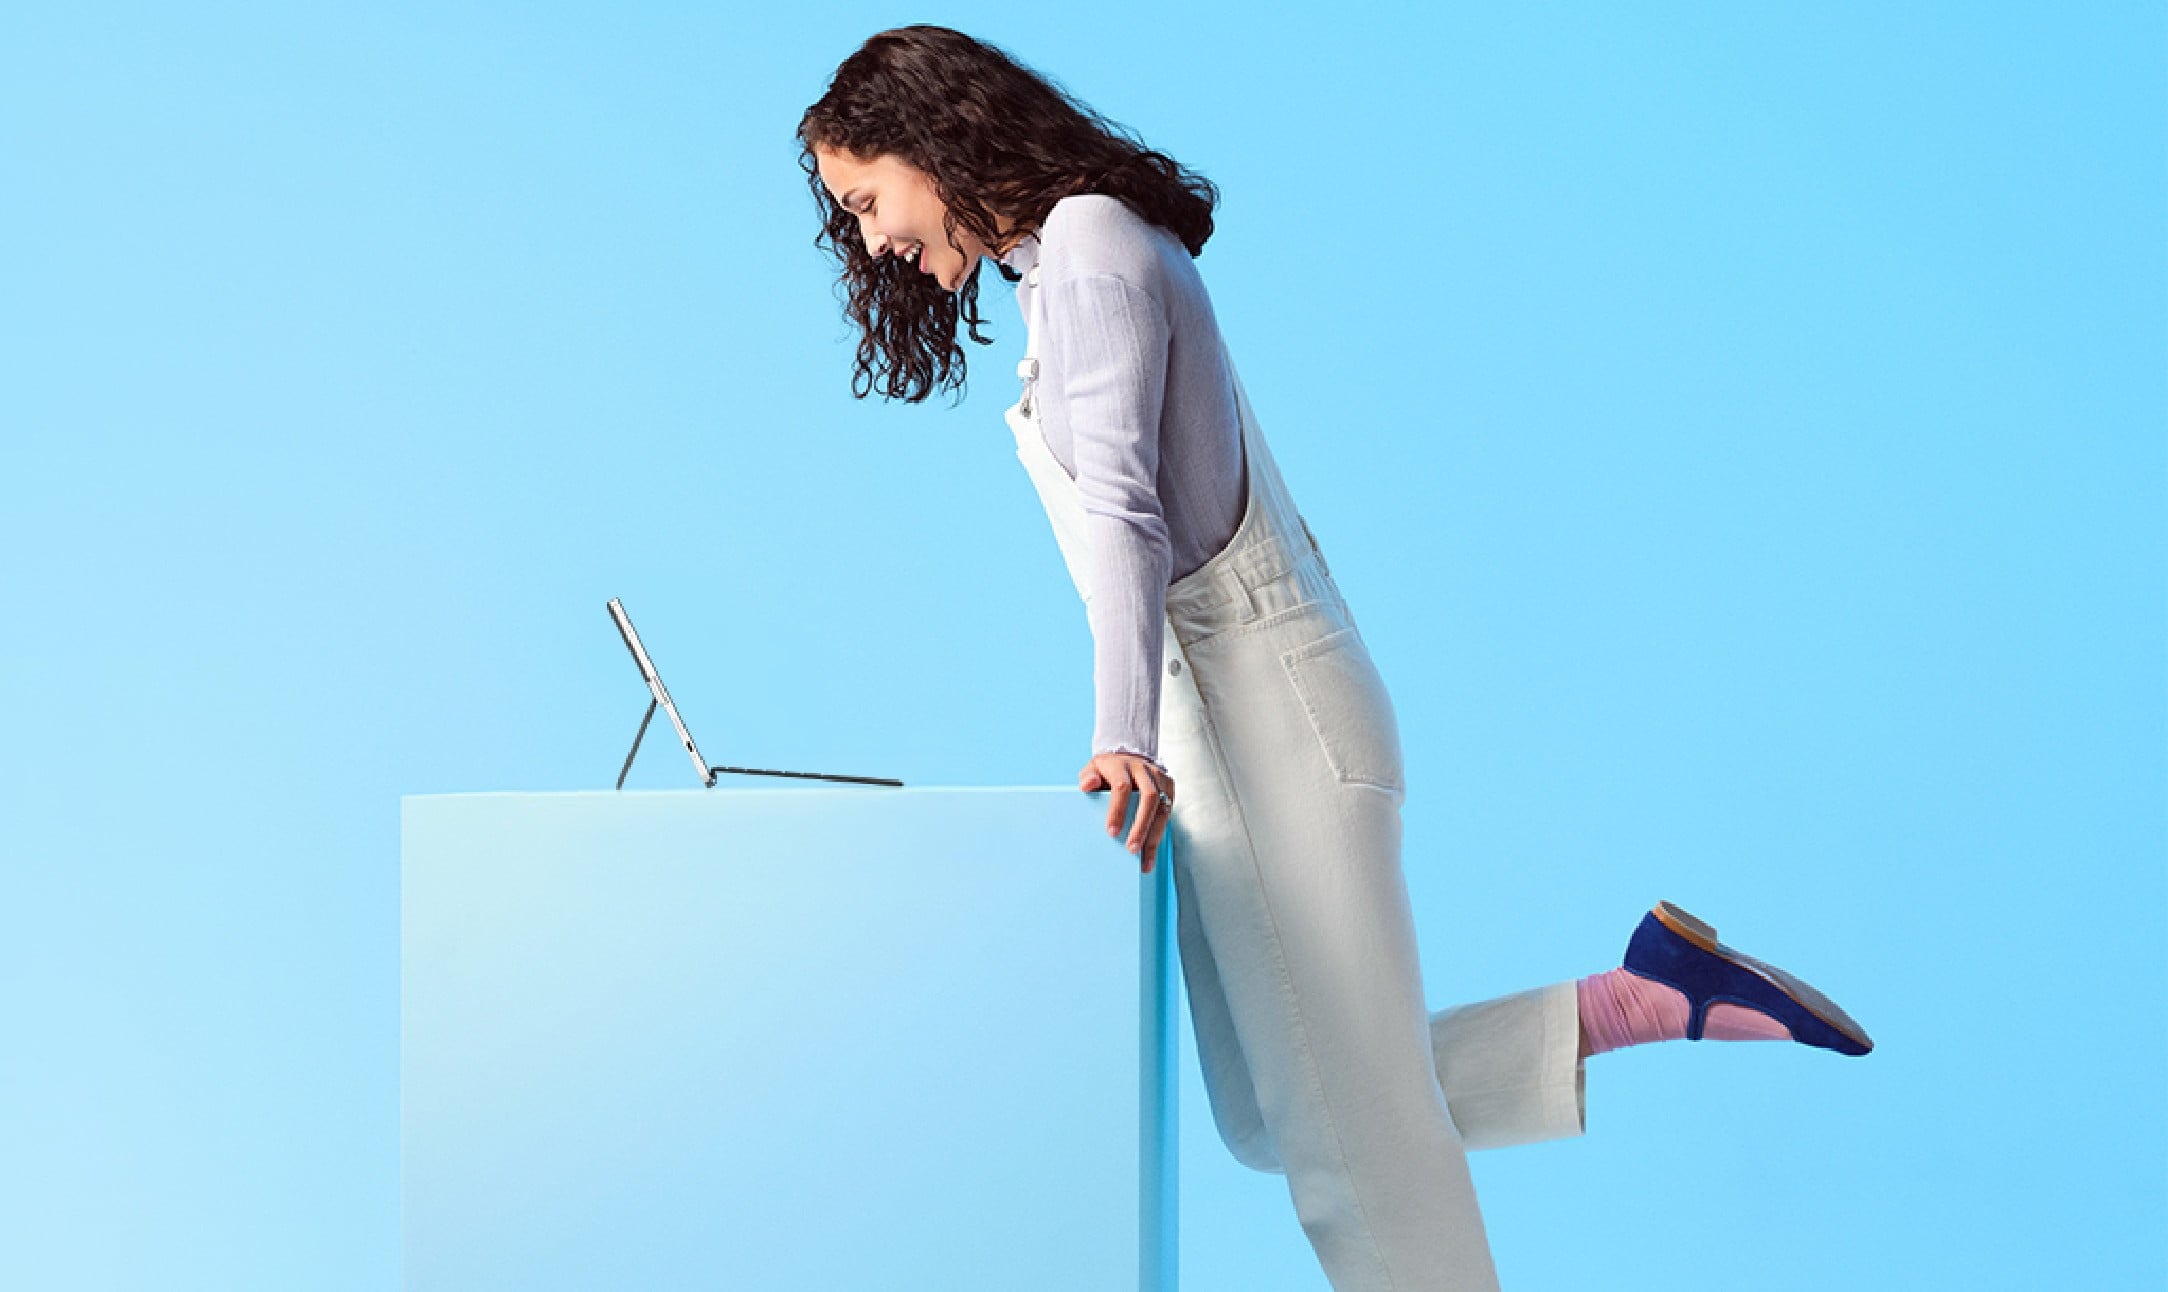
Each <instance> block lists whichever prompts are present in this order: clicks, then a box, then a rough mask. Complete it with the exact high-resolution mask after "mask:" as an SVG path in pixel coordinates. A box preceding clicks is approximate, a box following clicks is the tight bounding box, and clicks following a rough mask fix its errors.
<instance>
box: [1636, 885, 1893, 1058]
mask: <svg viewBox="0 0 2168 1292" xmlns="http://www.w3.org/2000/svg"><path fill="white" fill-rule="evenodd" d="M1654 914H1655V916H1656V918H1657V919H1658V920H1659V921H1661V922H1662V923H1663V925H1664V927H1665V928H1667V929H1670V930H1671V931H1672V932H1673V933H1676V934H1678V935H1679V936H1680V937H1682V938H1685V939H1686V940H1687V941H1688V942H1691V943H1693V944H1694V945H1695V946H1697V947H1700V948H1701V949H1702V950H1704V951H1707V952H1709V953H1711V954H1712V955H1718V956H1722V957H1723V958H1724V959H1726V960H1729V961H1731V962H1732V963H1733V964H1736V965H1740V966H1742V967H1744V968H1746V969H1749V970H1751V971H1753V972H1754V973H1756V974H1759V975H1761V976H1762V977H1763V978H1766V979H1767V980H1769V982H1771V983H1772V984H1774V985H1775V986H1776V989H1777V990H1778V991H1781V992H1783V993H1784V994H1785V995H1787V996H1789V997H1791V998H1792V999H1793V1000H1795V1001H1797V1002H1798V1003H1799V1004H1800V1005H1801V1006H1803V1007H1804V1008H1805V1009H1806V1011H1807V1012H1808V1013H1810V1014H1812V1015H1814V1016H1815V1017H1816V1018H1819V1019H1821V1020H1822V1021H1823V1022H1824V1023H1827V1024H1829V1025H1830V1026H1831V1027H1833V1028H1835V1029H1837V1030H1838V1031H1840V1032H1842V1033H1844V1034H1845V1035H1846V1036H1848V1037H1850V1038H1851V1039H1852V1041H1853V1043H1854V1044H1857V1045H1860V1046H1863V1047H1865V1048H1866V1049H1869V1050H1871V1049H1873V1048H1874V1042H1873V1041H1872V1040H1869V1039H1868V1037H1867V1029H1866V1028H1863V1027H1861V1026H1860V1025H1859V1024H1858V1023H1855V1022H1853V1021H1852V1016H1851V1015H1850V1014H1847V1013H1845V1012H1844V1011H1843V1010H1842V1009H1840V1008H1838V1006H1837V1002H1835V1001H1833V1000H1831V999H1830V998H1829V997H1827V996H1824V995H1823V994H1822V993H1820V992H1818V991H1816V990H1814V988H1812V987H1810V986H1808V985H1807V984H1806V983H1803V982H1801V981H1800V980H1799V979H1797V978H1794V977H1793V976H1792V975H1790V974H1788V973H1786V972H1784V971H1783V970H1782V969H1779V968H1777V967H1776V966H1775V965H1772V964H1764V963H1762V962H1761V961H1759V960H1756V959H1755V958H1754V957H1752V956H1750V955H1748V954H1746V953H1745V952H1744V951H1735V950H1733V949H1732V948H1730V947H1727V946H1725V945H1724V944H1723V943H1721V942H1719V941H1717V940H1716V927H1715V926H1714V925H1712V924H1710V923H1708V922H1707V921H1705V920H1699V919H1696V918H1694V917H1693V916H1692V915H1689V914H1688V913H1687V912H1686V911H1685V910H1683V909H1681V908H1680V907H1677V906H1674V905H1672V904H1671V903H1670V902H1658V903H1657V904H1656V908H1655V911H1654Z"/></svg>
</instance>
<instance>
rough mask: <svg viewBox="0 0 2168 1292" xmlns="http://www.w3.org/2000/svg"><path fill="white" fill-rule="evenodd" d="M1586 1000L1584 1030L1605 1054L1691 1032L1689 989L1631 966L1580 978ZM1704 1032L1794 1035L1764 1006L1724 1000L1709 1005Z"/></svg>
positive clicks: (1577, 989)
mask: <svg viewBox="0 0 2168 1292" xmlns="http://www.w3.org/2000/svg"><path fill="white" fill-rule="evenodd" d="M1574 997H1575V999H1576V1000H1578V1001H1579V1002H1580V1006H1581V1030H1582V1031H1584V1032H1586V1033H1587V1034H1588V1052H1589V1053H1590V1054H1602V1053H1603V1052H1604V1051H1606V1050H1616V1049H1618V1048H1620V1047H1621V1046H1627V1045H1642V1044H1645V1043H1647V1042H1649V1041H1676V1040H1678V1039H1680V1038H1681V1037H1683V1036H1685V1035H1686V1016H1687V1015H1688V1014H1690V1013H1692V1012H1693V1011H1692V1010H1691V1009H1690V1008H1689V1007H1688V1005H1687V1003H1686V994H1685V993H1684V992H1681V991H1680V990H1679V989H1678V988H1676V987H1670V986H1666V985H1665V984H1663V983H1660V982H1657V981H1655V980H1654V979H1652V978H1644V977H1642V976H1641V975H1640V974H1637V973H1635V972H1633V971H1632V970H1631V969H1625V968H1619V969H1613V970H1611V971H1610V972H1608V973H1599V974H1590V975H1589V976H1588V977H1586V978H1583V979H1581V980H1580V981H1579V982H1577V983H1575V984H1574ZM1701 1035H1702V1037H1703V1038H1704V1039H1707V1040H1711V1041H1788V1040H1790V1039H1792V1030H1791V1029H1790V1028H1788V1027H1786V1026H1784V1024H1782V1023H1779V1022H1778V1021H1777V1020H1775V1019H1773V1018H1771V1017H1769V1016H1768V1015H1767V1014H1764V1013H1762V1012H1761V1011H1760V1010H1758V1009H1750V1008H1748V1007H1747V1006H1744V1005H1734V1004H1731V1003H1730V1002H1729V1001H1720V1002H1718V1003H1717V1004H1714V1005H1711V1006H1709V1014H1708V1018H1707V1019H1706V1020H1704V1022H1703V1025H1702V1029H1701Z"/></svg>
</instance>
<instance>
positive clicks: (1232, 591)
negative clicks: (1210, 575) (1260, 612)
mask: <svg viewBox="0 0 2168 1292" xmlns="http://www.w3.org/2000/svg"><path fill="white" fill-rule="evenodd" d="M1218 582H1219V585H1220V596H1221V600H1222V601H1223V603H1224V604H1226V605H1230V606H1234V607H1235V608H1236V617H1237V618H1238V619H1239V620H1240V621H1241V622H1243V623H1249V622H1250V621H1251V620H1253V619H1255V618H1257V602H1256V600H1255V599H1254V598H1252V597H1251V596H1250V585H1249V584H1247V583H1245V582H1244V581H1243V579H1242V572H1241V571H1240V570H1238V569H1236V568H1235V566H1234V564H1233V563H1232V562H1230V563H1228V564H1227V565H1225V566H1223V567H1221V569H1220V571H1219V579H1218Z"/></svg>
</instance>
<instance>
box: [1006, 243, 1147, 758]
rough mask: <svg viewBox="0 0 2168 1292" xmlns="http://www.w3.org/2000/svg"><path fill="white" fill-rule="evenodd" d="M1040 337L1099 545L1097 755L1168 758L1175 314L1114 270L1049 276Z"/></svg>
mask: <svg viewBox="0 0 2168 1292" xmlns="http://www.w3.org/2000/svg"><path fill="white" fill-rule="evenodd" d="M1039 292H1040V307H1041V309H1042V310H1043V313H1042V315H1041V317H1042V319H1043V326H1044V337H1043V341H1042V344H1043V345H1044V346H1045V347H1046V350H1047V352H1048V357H1049V358H1050V359H1051V360H1052V362H1051V363H1050V364H1049V365H1048V368H1049V370H1050V371H1051V372H1052V373H1054V374H1057V375H1058V376H1057V379H1058V380H1059V382H1060V383H1061V398H1062V400H1063V404H1064V407H1065V408H1066V409H1067V415H1068V423H1069V427H1070V432H1071V435H1072V437H1073V440H1074V448H1075V457H1076V483H1077V491H1078V493H1079V495H1080V496H1081V499H1082V502H1083V505H1084V513H1085V535H1086V539H1087V544H1086V545H1087V548H1088V550H1089V551H1090V554H1091V556H1090V559H1091V568H1090V573H1089V576H1088V578H1089V582H1090V584H1091V598H1090V603H1089V605H1090V610H1089V615H1090V620H1091V630H1092V646H1093V664H1092V678H1093V684H1094V687H1095V690H1096V693H1097V702H1096V713H1095V719H1094V726H1093V730H1092V751H1093V753H1094V754H1100V753H1105V752H1107V751H1109V750H1126V751H1128V752H1130V753H1135V754H1142V755H1143V756H1145V757H1146V758H1150V759H1153V760H1154V761H1157V759H1158V756H1159V686H1160V677H1159V666H1160V651H1161V649H1162V648H1163V645H1164V642H1163V640H1162V639H1163V638H1164V636H1165V633H1166V606H1167V584H1168V582H1169V579H1170V577H1171V574H1172V569H1173V556H1172V551H1171V548H1170V545H1169V543H1168V539H1167V520H1166V516H1165V514H1164V512H1163V511H1162V510H1161V507H1160V498H1159V485H1158V479H1159V428H1160V408H1161V404H1162V402H1163V400H1164V398H1165V393H1166V383H1167V339H1168V332H1169V329H1168V322H1167V312H1166V310H1165V309H1164V308H1163V307H1162V306H1161V304H1160V302H1159V301H1158V300H1156V299H1154V298H1153V296H1152V295H1151V293H1149V292H1147V291H1146V290H1145V289H1143V288H1142V287H1139V286H1137V285H1136V284H1134V283H1131V282H1129V281H1128V280H1126V279H1124V278H1121V277H1119V276H1117V275H1114V274H1107V273H1088V274H1079V275H1076V276H1073V277H1067V278H1055V277H1049V278H1047V280H1046V281H1044V282H1042V283H1041V284H1040V287H1039Z"/></svg>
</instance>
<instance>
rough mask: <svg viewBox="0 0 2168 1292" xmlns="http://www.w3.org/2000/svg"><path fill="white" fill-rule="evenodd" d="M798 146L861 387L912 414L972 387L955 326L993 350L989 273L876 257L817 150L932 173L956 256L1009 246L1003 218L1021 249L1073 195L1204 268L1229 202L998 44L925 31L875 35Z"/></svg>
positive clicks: (860, 393)
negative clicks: (999, 218)
mask: <svg viewBox="0 0 2168 1292" xmlns="http://www.w3.org/2000/svg"><path fill="white" fill-rule="evenodd" d="M798 142H799V146H800V149H801V153H800V158H799V164H800V165H801V166H802V167H803V168H804V169H805V172H806V179H807V182H808V183H809V184H811V185H812V189H813V199H814V203H815V207H816V209H817V210H818V212H819V213H820V217H821V224H822V228H821V232H820V234H819V236H818V237H816V238H815V239H814V243H815V245H816V246H819V247H822V248H823V249H825V250H827V251H828V252H829V253H830V254H832V255H834V256H835V257H836V259H837V261H838V262H839V263H840V264H841V266H842V271H843V272H842V282H843V284H844V285H845V286H846V287H847V288H848V291H849V295H848V299H847V301H846V303H845V305H844V312H845V314H846V316H847V317H848V318H850V320H851V321H852V322H853V323H855V324H857V326H858V327H859V329H860V336H859V341H858V355H857V366H856V369H855V370H854V371H853V373H852V376H851V393H852V395H853V396H855V397H856V398H859V399H863V398H865V397H866V396H867V395H868V394H871V393H873V391H874V390H875V389H876V388H879V389H880V390H881V392H882V393H883V394H885V395H886V396H888V397H889V398H891V399H897V398H900V399H902V400H904V401H905V402H908V403H917V402H919V401H921V400H923V399H925V398H926V397H927V396H928V395H929V394H931V393H932V392H933V391H934V390H935V389H937V388H952V389H956V390H961V389H962V388H963V386H964V373H965V368H966V366H967V365H966V363H965V355H964V348H963V346H962V344H961V343H960V342H959V341H958V337H957V331H958V325H959V324H962V325H964V326H966V327H968V328H969V335H970V337H971V339H972V340H973V341H975V342H977V343H979V344H980V345H991V344H993V339H992V338H991V337H986V336H981V335H980V334H979V325H980V324H981V323H984V322H985V321H986V320H985V319H984V318H982V317H980V315H979V312H978V296H979V266H977V265H974V266H972V269H971V272H970V273H969V275H968V276H967V277H966V278H965V280H964V283H963V285H962V286H961V287H959V288H958V289H957V290H956V291H955V292H949V291H946V290H943V289H942V287H941V285H940V284H939V283H937V282H934V281H933V280H931V279H929V278H928V277H927V276H925V275H924V274H920V273H917V272H915V271H914V270H913V268H912V267H911V266H910V265H909V264H907V263H905V262H902V261H899V260H897V259H896V258H895V257H892V256H883V257H876V256H874V255H873V254H872V253H871V252H869V251H868V250H867V248H866V245H865V242H864V240H863V237H862V235H861V233H860V230H859V222H858V217H857V216H856V215H854V214H852V213H851V212H850V211H847V210H845V209H844V208H843V205H842V204H841V203H839V202H837V201H836V199H835V195H834V194H831V193H830V192H829V191H828V188H827V186H826V185H825V184H823V183H822V182H821V177H820V169H819V164H818V160H817V158H816V157H815V156H814V151H813V150H814V148H815V147H816V146H818V147H820V148H823V149H826V150H829V151H840V152H844V153H848V154H849V155H851V156H853V157H856V158H858V159H860V160H866V161H870V160H873V159H875V158H878V157H882V156H888V155H893V156H895V157H897V158H899V159H900V160H902V161H904V162H907V163H909V164H910V165H912V166H914V167H916V168H918V169H919V170H921V171H924V172H925V173H926V174H927V176H929V177H930V179H931V181H932V183H933V186H934V189H935V191H936V192H937V193H938V194H939V195H940V198H941V201H942V203H943V204H944V205H945V206H946V207H947V208H948V213H947V216H946V217H945V219H944V221H943V223H944V225H945V226H946V229H947V233H948V236H949V238H950V240H951V243H950V245H952V246H953V245H955V243H954V239H955V236H956V228H957V226H958V225H959V224H961V225H963V226H964V227H966V228H968V229H969V230H970V231H971V233H972V235H973V236H975V237H977V238H978V239H979V240H980V242H982V243H983V244H984V245H986V246H987V247H990V248H996V249H999V250H1006V249H1007V247H1005V246H1004V245H1003V241H1002V239H1001V237H1000V235H999V233H998V231H997V223H996V220H995V213H996V211H998V212H999V213H1000V214H1001V215H1003V216H1006V217H1008V219H1009V220H1011V221H1012V222H1013V225H1014V229H1013V230H1012V234H1013V236H1014V237H1020V236H1022V234H1024V233H1029V232H1032V231H1035V230H1037V229H1038V228H1039V226H1040V225H1041V224H1042V223H1043V222H1044V221H1045V220H1046V216H1047V213H1048V212H1049V211H1051V210H1052V209H1053V207H1054V203H1056V202H1058V201H1060V200H1061V199H1062V198H1064V197H1067V196H1070V195H1071V194H1074V193H1104V194H1107V195H1109V196H1112V197H1117V198H1120V199H1121V200H1122V201H1123V202H1124V203H1126V204H1127V205H1128V206H1129V207H1130V208H1131V209H1132V210H1134V211H1136V212H1137V214H1138V215H1140V216H1142V217H1143V218H1145V219H1146V220H1149V221H1151V222H1152V223H1153V224H1157V225H1159V226H1161V227H1162V228H1165V229H1167V230H1169V231H1170V232H1172V233H1173V234H1174V235H1175V236H1176V237H1179V238H1180V239H1181V240H1182V245H1184V246H1185V247H1187V248H1189V254H1190V255H1192V256H1196V255H1198V254H1200V253H1202V252H1203V250H1204V244H1205V241H1206V239H1208V238H1210V237H1211V236H1212V211H1213V208H1214V207H1216V206H1217V205H1218V204H1219V190H1218V189H1217V188H1215V187H1214V186H1213V185H1212V183H1211V182H1210V181H1209V180H1206V179H1205V178H1203V177H1202V176H1200V175H1198V174H1196V173H1195V172H1193V171H1191V170H1189V169H1188V168H1186V167H1183V166H1181V165H1180V164H1178V163H1177V162H1175V161H1174V160H1173V159H1172V158H1170V157H1168V156H1166V155H1165V154H1164V153H1159V152H1155V151H1153V150H1152V149H1150V148H1147V147H1145V146H1144V144H1143V143H1142V142H1141V141H1140V140H1139V139H1137V138H1136V137H1135V136H1134V134H1133V133H1132V132H1131V131H1129V130H1128V129H1126V128H1125V127H1123V126H1120V125H1118V124H1116V123H1114V122H1111V121H1109V120H1107V119H1106V118H1105V117H1102V116H1100V115H1099V114H1098V113H1096V112H1094V111H1092V110H1091V109H1090V108H1089V107H1086V106H1085V105H1084V104H1083V103H1082V102H1080V101H1079V100H1077V99H1076V98H1074V97H1073V96H1071V95H1070V94H1069V92H1068V91H1067V90H1066V89H1063V88H1062V87H1061V86H1060V85H1059V84H1057V83H1055V82H1054V81H1052V80H1051V79H1049V78H1047V77H1045V76H1042V75H1040V74H1039V73H1037V72H1035V71H1032V70H1031V69H1029V68H1027V67H1025V66H1024V65H1023V64H1022V63H1020V62H1018V61H1017V60H1016V59H1015V58H1013V57H1011V56H1010V55H1009V54H1008V53H1007V52H1005V51H1003V50H1001V49H999V48H997V47H995V46H993V45H990V44H987V43H986V42H984V41H981V40H976V39H973V38H972V37H970V36H966V35H964V34H963V33H962V32H959V31H952V30H950V29H949V28H947V27H936V26H931V25H928V24H916V25H913V26H909V27H896V28H892V29H890V30H888V31H883V32H880V33H878V34H876V35H874V36H873V37H872V38H871V39H869V40H867V41H866V43H865V44H864V45H861V46H860V47H859V48H858V50H857V51H856V52H854V53H853V54H852V55H851V56H850V57H849V58H846V59H844V60H843V63H842V65H841V66H839V67H838V68H837V69H836V73H835V76H834V77H833V78H831V79H830V81H829V84H828V89H827V91H826V92H825V93H823V94H822V95H821V97H820V100H819V101H818V102H816V103H815V104H814V105H813V106H812V107H810V108H807V109H806V111H805V116H804V118H803V119H802V120H801V121H800V122H799V124H798ZM1008 246H1014V241H1013V237H1012V240H1011V241H1010V242H1009V243H1008ZM995 267H996V269H997V270H998V271H999V272H1000V274H1001V276H1002V277H1003V278H1004V279H1007V280H1008V281H1010V282H1014V281H1016V278H1017V274H1016V271H1015V270H1013V269H1010V268H1009V267H1008V266H1007V265H1003V264H1000V263H999V262H998V261H997V262H996V265H995Z"/></svg>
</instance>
